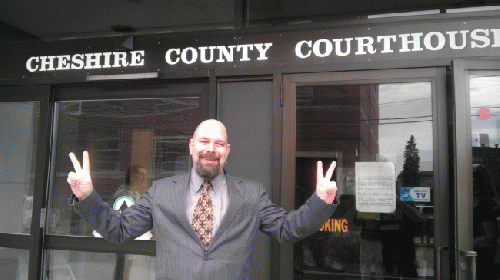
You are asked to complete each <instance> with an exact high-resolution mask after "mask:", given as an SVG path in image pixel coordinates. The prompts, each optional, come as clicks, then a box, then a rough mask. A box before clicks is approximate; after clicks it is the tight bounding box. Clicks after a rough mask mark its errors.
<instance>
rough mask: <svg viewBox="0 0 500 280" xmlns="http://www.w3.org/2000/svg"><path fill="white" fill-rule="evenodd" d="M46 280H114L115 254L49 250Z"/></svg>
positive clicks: (47, 253)
mask: <svg viewBox="0 0 500 280" xmlns="http://www.w3.org/2000/svg"><path fill="white" fill-rule="evenodd" d="M46 259H47V261H46V263H47V266H46V268H45V279H49V280H58V279H64V280H77V279H78V280H86V279H88V280H90V279H100V280H108V279H109V280H114V279H119V278H115V273H116V272H115V268H116V263H117V258H116V255H115V254H103V253H92V252H78V251H62V250H61V251H59V250H48V251H47V252H46Z"/></svg>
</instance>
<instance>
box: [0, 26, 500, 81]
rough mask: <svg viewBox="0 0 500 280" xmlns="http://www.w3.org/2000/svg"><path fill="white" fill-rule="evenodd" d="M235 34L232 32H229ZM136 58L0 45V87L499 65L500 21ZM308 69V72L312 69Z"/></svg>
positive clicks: (239, 43)
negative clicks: (134, 77) (364, 66)
mask: <svg viewBox="0 0 500 280" xmlns="http://www.w3.org/2000/svg"><path fill="white" fill-rule="evenodd" d="M236 33H237V32H236ZM138 37H140V39H138V40H137V41H136V42H135V43H134V47H135V48H136V49H137V50H135V49H134V50H127V51H116V50H113V47H114V41H113V39H112V38H99V39H89V40H85V41H82V40H75V41H72V40H68V41H63V42H37V43H30V45H22V47H19V46H18V45H16V43H13V44H11V45H8V44H7V45H5V44H3V45H2V48H0V56H1V57H2V58H3V59H4V61H3V63H2V64H0V80H2V81H4V82H5V81H8V80H14V79H24V78H51V79H54V78H57V77H84V78H85V76H86V75H102V74H111V75H113V74H124V73H151V72H155V73H161V75H160V76H161V77H162V78H170V77H174V78H178V77H200V76H207V73H208V71H209V70H210V71H215V72H216V75H234V74H235V71H239V73H242V71H243V72H245V71H250V72H251V73H255V72H256V71H257V72H259V73H261V74H264V73H272V72H276V71H277V69H281V70H279V71H286V72H289V73H292V72H303V71H310V70H311V69H314V67H321V69H326V70H324V71H329V70H328V69H332V70H336V69H338V67H336V66H337V65H339V64H340V65H350V64H351V63H374V62H384V63H389V62H395V63H402V62H403V61H405V60H407V61H416V60H427V61H434V60H435V59H453V58H465V57H483V58H484V57H499V56H500V54H499V50H500V18H499V19H496V18H487V19H481V18H476V19H468V18H462V19H460V18H453V19H448V20H446V19H445V20H440V21H435V22H432V21H420V22H417V21H413V22H403V23H401V24H392V25H387V24H383V23H374V24H370V26H367V25H353V26H339V27H336V28H325V29H311V30H295V31H292V30H288V31H272V30H270V31H268V32H260V33H246V34H237V35H234V34H233V35H227V34H226V35H224V34H221V33H218V32H217V31H214V32H213V33H210V34H207V35H203V36H201V35H198V36H196V37H195V36H194V35H190V34H188V35H186V36H172V35H165V36H161V35H154V36H153V35H144V36H138ZM4 45H5V47H4ZM311 67H313V68H311Z"/></svg>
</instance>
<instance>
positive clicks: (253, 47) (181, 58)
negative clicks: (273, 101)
mask: <svg viewBox="0 0 500 280" xmlns="http://www.w3.org/2000/svg"><path fill="white" fill-rule="evenodd" d="M272 45H273V44H272V43H258V44H247V45H234V46H203V47H197V48H195V47H186V48H183V49H180V48H172V49H169V50H167V51H166V53H165V61H166V62H167V63H168V64H170V65H176V64H178V63H181V62H182V63H184V64H193V63H195V62H198V61H200V62H202V63H211V62H216V63H224V62H234V61H235V60H239V61H250V54H251V53H255V54H256V55H257V60H267V59H269V57H268V54H267V52H268V51H269V49H270V48H271V46H272Z"/></svg>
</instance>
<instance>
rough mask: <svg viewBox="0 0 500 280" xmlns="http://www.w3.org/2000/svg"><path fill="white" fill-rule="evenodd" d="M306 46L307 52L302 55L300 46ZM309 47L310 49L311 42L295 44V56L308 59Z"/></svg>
mask: <svg viewBox="0 0 500 280" xmlns="http://www.w3.org/2000/svg"><path fill="white" fill-rule="evenodd" d="M304 44H306V45H307V46H308V47H309V51H308V52H307V54H303V53H302V51H301V49H302V45H304ZM311 47H312V41H300V42H298V43H297V45H295V55H296V56H298V57H300V58H308V57H309V56H311V52H312V51H311Z"/></svg>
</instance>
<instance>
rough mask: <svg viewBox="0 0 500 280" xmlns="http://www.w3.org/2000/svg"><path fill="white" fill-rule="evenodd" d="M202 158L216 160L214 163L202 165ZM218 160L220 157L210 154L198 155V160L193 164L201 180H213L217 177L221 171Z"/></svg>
mask: <svg viewBox="0 0 500 280" xmlns="http://www.w3.org/2000/svg"><path fill="white" fill-rule="evenodd" d="M204 158H206V159H212V160H216V163H214V164H206V165H203V164H202V163H201V160H202V159H204ZM219 160H220V156H217V155H214V154H211V153H208V154H200V155H199V160H198V161H197V162H196V164H195V170H196V173H198V175H200V177H201V178H203V179H208V180H212V179H214V178H215V177H216V176H217V175H219V173H220V170H221V165H220V161H219Z"/></svg>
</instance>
